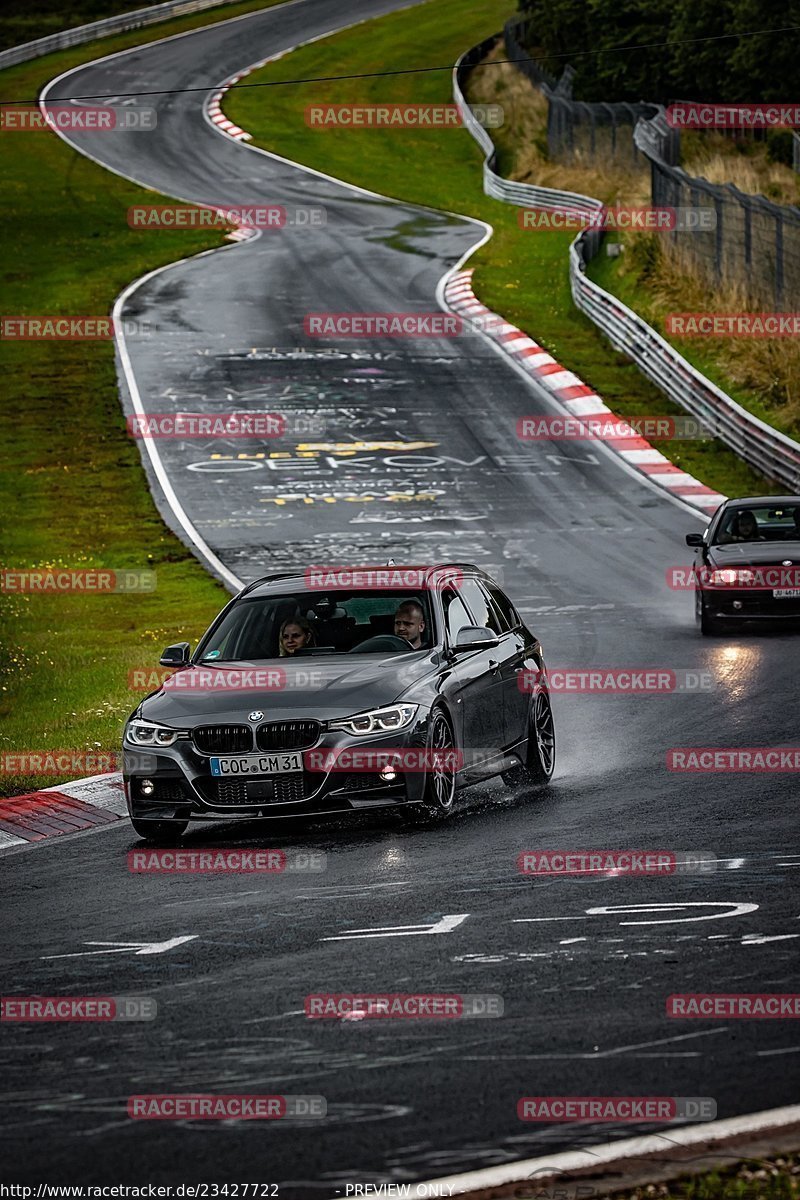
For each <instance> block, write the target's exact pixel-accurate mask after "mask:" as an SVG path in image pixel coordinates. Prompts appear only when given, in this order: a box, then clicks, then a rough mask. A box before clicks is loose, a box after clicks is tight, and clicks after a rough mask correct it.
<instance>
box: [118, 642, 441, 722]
mask: <svg viewBox="0 0 800 1200" xmlns="http://www.w3.org/2000/svg"><path fill="white" fill-rule="evenodd" d="M435 665H436V664H435V656H434V655H432V654H431V651H430V650H418V651H416V652H414V653H409V652H408V651H403V652H401V653H400V654H395V655H391V656H388V657H387V656H386V655H380V656H378V655H371V654H370V655H363V656H360V655H339V654H337V655H330V656H328V655H325V656H323V655H319V656H316V655H311V656H309V657H307V658H305V657H304V658H301V659H296V660H291V661H289V660H287V659H271V660H270V661H269V662H243V663H236V665H235V667H232V666H230V665H228V664H225V665H223V664H220V663H205V664H203V665H202V666H197V667H193V668H191V667H190V668H188V669H186V670H184V671H180V672H176V674H175V675H173V676H172V678H171V679H169V680H167V681H166V683H165V685H164V686H163V687H161V688H160V689H159V690H158V691H157V692H154V693H152V694H151V695H150V696H147V697H146V698H145V700H143V701H142V705H141V711H140V715H141V716H142V717H143V718H144V719H145V720H148V721H159V722H164V723H165V724H167V725H174V726H180V725H181V724H182V723H185V722H187V721H188V722H189V723H190V724H194V723H200V722H204V721H209V722H214V723H216V722H221V721H224V722H239V721H245V722H247V720H248V714H249V713H251V712H255V711H259V712H263V714H264V720H265V721H283V720H289V719H291V718H303V717H305V718H309V717H317V718H319V719H321V720H327V719H330V718H333V717H346V716H349V715H350V714H351V713H356V712H363V711H365V710H366V709H370V708H379V707H381V706H382V705H385V704H391V703H392V702H393V701H395V700H396V699H398V697H400V696H402V695H403V694H404V693H405V692H406V691H407V689H408V688H409V687H411V686H412V685H413V684H415V683H416V682H417V681H418V680H421V679H424V678H425V676H426V675H429V674H430V673H431V672H432V671H433V670H434V669H435ZM232 685H233V686H232Z"/></svg>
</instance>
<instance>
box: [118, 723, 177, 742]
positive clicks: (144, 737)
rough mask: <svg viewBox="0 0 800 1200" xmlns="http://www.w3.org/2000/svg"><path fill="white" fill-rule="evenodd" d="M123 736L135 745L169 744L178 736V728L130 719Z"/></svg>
mask: <svg viewBox="0 0 800 1200" xmlns="http://www.w3.org/2000/svg"><path fill="white" fill-rule="evenodd" d="M125 736H126V738H127V739H128V741H129V742H133V744H134V745H135V746H171V745H172V744H173V742H174V741H175V740H176V739H177V738H178V737H179V736H180V730H179V729H170V728H169V727H168V726H167V725H155V724H154V723H153V722H152V721H139V720H135V721H130V722H129V723H128V727H127V728H126V730H125Z"/></svg>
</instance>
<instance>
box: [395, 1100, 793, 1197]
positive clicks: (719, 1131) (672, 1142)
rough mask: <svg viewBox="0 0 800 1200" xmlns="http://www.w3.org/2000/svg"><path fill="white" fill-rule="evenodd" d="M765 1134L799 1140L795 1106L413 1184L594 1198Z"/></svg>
mask: <svg viewBox="0 0 800 1200" xmlns="http://www.w3.org/2000/svg"><path fill="white" fill-rule="evenodd" d="M770 1139H775V1141H776V1144H777V1143H779V1142H780V1143H782V1144H787V1145H800V1105H790V1106H787V1107H786V1108H772V1109H768V1110H767V1111H765V1112H758V1113H748V1114H747V1115H745V1116H742V1117H727V1118H724V1119H723V1120H720V1121H707V1122H706V1123H705V1124H702V1125H684V1126H679V1127H676V1128H672V1129H670V1130H668V1131H665V1132H663V1133H653V1134H646V1135H645V1136H643V1137H635V1138H626V1139H624V1140H623V1141H618V1142H608V1143H606V1144H601V1145H595V1146H584V1147H583V1148H582V1149H580V1150H567V1151H564V1152H563V1153H560V1154H550V1155H544V1156H543V1157H541V1158H528V1159H523V1160H522V1161H517V1162H513V1163H504V1164H503V1165H502V1166H496V1167H485V1168H483V1169H480V1170H477V1171H467V1172H465V1173H464V1174H463V1175H448V1176H446V1177H445V1178H441V1179H432V1180H427V1181H426V1182H425V1183H419V1184H417V1185H416V1186H417V1191H418V1193H419V1194H420V1195H433V1196H439V1195H444V1194H445V1193H444V1190H443V1189H444V1188H445V1187H447V1188H448V1189H449V1190H448V1192H447V1194H448V1195H449V1196H453V1197H456V1196H471V1197H474V1198H475V1200H503V1198H505V1197H508V1198H511V1197H518V1196H528V1195H530V1196H533V1195H537V1196H539V1195H541V1196H558V1195H559V1194H563V1195H564V1196H570V1195H573V1196H575V1195H577V1196H581V1195H586V1196H596V1197H599V1196H605V1195H608V1194H610V1193H612V1192H616V1191H619V1190H622V1189H623V1188H624V1189H625V1190H628V1189H627V1187H626V1186H625V1181H626V1179H631V1178H633V1177H635V1176H640V1177H642V1178H644V1179H647V1178H653V1174H654V1173H655V1171H656V1170H657V1169H659V1168H660V1169H661V1170H660V1172H659V1177H663V1178H665V1179H669V1178H678V1177H679V1176H682V1175H687V1174H696V1173H698V1172H705V1171H708V1170H710V1169H711V1165H712V1163H716V1164H717V1165H719V1164H720V1163H724V1164H725V1165H726V1166H732V1165H733V1164H734V1163H736V1162H739V1161H740V1160H741V1159H743V1158H748V1157H750V1155H748V1152H747V1151H748V1148H751V1149H752V1150H753V1151H754V1152H755V1153H756V1154H758V1153H759V1151H756V1150H755V1146H754V1142H755V1141H758V1142H760V1143H761V1144H762V1145H763V1143H764V1142H766V1141H769V1140H770ZM709 1160H711V1161H709ZM551 1181H555V1186H554V1187H551V1186H550V1184H551ZM578 1182H582V1183H583V1185H584V1186H585V1187H586V1190H585V1191H583V1190H578V1188H577V1187H576V1184H577V1183H578ZM590 1183H591V1184H592V1185H593V1186H589V1184H590ZM437 1189H438V1190H437Z"/></svg>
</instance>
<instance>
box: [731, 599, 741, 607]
mask: <svg viewBox="0 0 800 1200" xmlns="http://www.w3.org/2000/svg"><path fill="white" fill-rule="evenodd" d="M733 607H734V608H741V607H742V602H741V600H734V602H733Z"/></svg>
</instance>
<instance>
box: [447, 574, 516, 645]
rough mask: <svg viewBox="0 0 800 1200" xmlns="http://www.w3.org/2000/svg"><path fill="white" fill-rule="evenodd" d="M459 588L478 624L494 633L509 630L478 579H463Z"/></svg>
mask: <svg viewBox="0 0 800 1200" xmlns="http://www.w3.org/2000/svg"><path fill="white" fill-rule="evenodd" d="M458 590H459V592H460V594H461V596H462V598H463V599H464V601H465V602H466V604H467V606H468V608H469V610H470V612H471V613H472V615H473V617H474V618H475V624H476V625H482V626H483V627H484V628H486V629H491V631H492V633H497V634H500V633H506V632H507V628H504V627H503V625H502V624H501V621H500V616H499V614H498V613H497V612H496V611H495V608H494V605H493V604H492V602H491V600H490V599H489V597H488V595H487V594H486V592H485V591H484V590H483V588H482V587H481V585H480V584H479V583H478V581H477V579H464V580H462V582H461V583H460V584H459V588H458Z"/></svg>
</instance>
